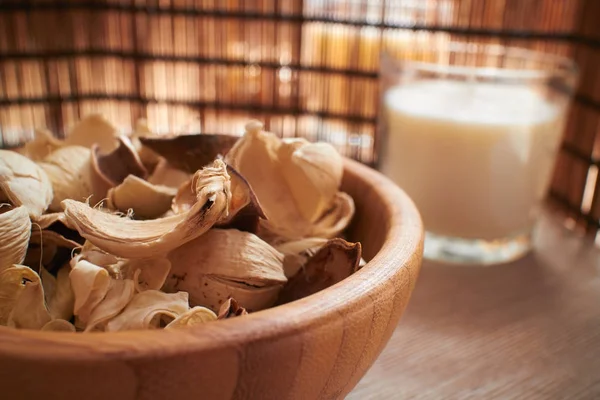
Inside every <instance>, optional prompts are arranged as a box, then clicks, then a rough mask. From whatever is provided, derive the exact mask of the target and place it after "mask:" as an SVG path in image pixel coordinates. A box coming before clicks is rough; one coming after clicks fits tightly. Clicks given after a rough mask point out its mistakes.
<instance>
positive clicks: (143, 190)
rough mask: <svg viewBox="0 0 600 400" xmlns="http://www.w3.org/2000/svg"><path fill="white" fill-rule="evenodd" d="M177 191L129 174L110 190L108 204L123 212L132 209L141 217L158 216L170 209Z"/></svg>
mask: <svg viewBox="0 0 600 400" xmlns="http://www.w3.org/2000/svg"><path fill="white" fill-rule="evenodd" d="M176 192H177V191H176V190H175V189H173V188H170V187H167V186H161V185H153V184H151V183H149V182H147V181H145V180H143V179H141V178H138V177H137V176H135V175H129V176H128V177H127V178H125V180H124V181H123V182H122V183H121V184H120V185H119V186H117V187H114V188H112V189H110V190H109V191H108V195H107V196H108V200H107V206H108V207H109V208H112V209H115V210H119V211H122V212H127V211H128V210H129V209H131V210H133V215H134V216H135V217H138V218H141V219H153V218H158V217H160V216H161V215H163V214H164V213H166V212H167V211H169V209H170V208H171V202H172V201H173V197H175V194H176ZM194 200H195V196H194Z"/></svg>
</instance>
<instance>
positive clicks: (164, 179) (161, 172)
mask: <svg viewBox="0 0 600 400" xmlns="http://www.w3.org/2000/svg"><path fill="white" fill-rule="evenodd" d="M191 178H192V174H190V173H188V172H185V171H182V170H180V169H177V168H175V167H173V166H171V165H170V164H169V163H168V162H167V160H165V159H164V158H162V157H161V159H160V160H159V161H158V163H157V164H156V167H155V168H154V171H153V172H152V175H150V176H149V177H148V182H149V183H151V184H153V185H162V186H168V187H172V188H175V189H179V187H181V185H183V184H184V183H186V182H188V181H189V180H190V179H191Z"/></svg>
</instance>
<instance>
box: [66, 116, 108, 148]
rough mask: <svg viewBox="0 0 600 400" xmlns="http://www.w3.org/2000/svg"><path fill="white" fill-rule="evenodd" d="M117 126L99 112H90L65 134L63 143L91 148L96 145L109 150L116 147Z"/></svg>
mask: <svg viewBox="0 0 600 400" xmlns="http://www.w3.org/2000/svg"><path fill="white" fill-rule="evenodd" d="M118 135H119V132H118V130H117V128H116V127H115V126H114V125H113V124H111V123H110V121H108V120H107V119H106V118H104V117H103V116H102V115H100V114H91V115H88V116H86V117H84V118H83V119H82V120H81V121H79V122H77V123H76V124H75V125H74V126H73V127H72V128H71V130H70V131H69V133H68V134H67V137H66V139H65V144H66V145H68V146H83V147H87V148H91V147H92V146H93V145H97V146H98V147H99V148H100V150H101V151H104V152H109V151H112V150H114V149H115V148H116V147H117V136H118Z"/></svg>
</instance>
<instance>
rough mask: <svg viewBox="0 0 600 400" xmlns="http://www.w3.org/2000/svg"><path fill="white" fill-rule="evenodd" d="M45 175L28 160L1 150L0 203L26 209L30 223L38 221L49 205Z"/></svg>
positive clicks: (48, 185)
mask: <svg viewBox="0 0 600 400" xmlns="http://www.w3.org/2000/svg"><path fill="white" fill-rule="evenodd" d="M52 196H53V193H52V184H51V182H50V179H49V177H48V175H47V174H46V173H45V172H44V170H43V169H42V168H40V167H39V166H38V165H37V164H36V163H34V162H33V161H31V160H30V159H28V158H27V157H25V156H23V155H21V154H19V153H16V152H14V151H9V150H1V149H0V199H5V200H7V201H8V202H9V203H11V204H12V205H14V206H17V207H18V206H25V207H26V208H27V212H28V213H29V216H30V217H31V218H32V219H34V220H35V219H37V218H39V217H40V216H41V215H42V213H43V212H44V211H46V209H47V208H48V206H49V205H50V202H51V201H52Z"/></svg>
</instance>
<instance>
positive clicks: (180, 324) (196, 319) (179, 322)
mask: <svg viewBox="0 0 600 400" xmlns="http://www.w3.org/2000/svg"><path fill="white" fill-rule="evenodd" d="M216 320H217V316H216V315H215V313H214V312H212V311H211V310H209V309H208V308H206V307H200V306H197V307H193V308H190V309H189V310H188V311H186V312H185V313H183V314H181V315H180V316H178V317H177V318H175V319H174V320H173V321H171V322H170V323H169V324H168V325H167V326H165V329H180V328H186V327H188V326H194V325H199V324H204V323H206V322H210V321H216Z"/></svg>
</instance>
